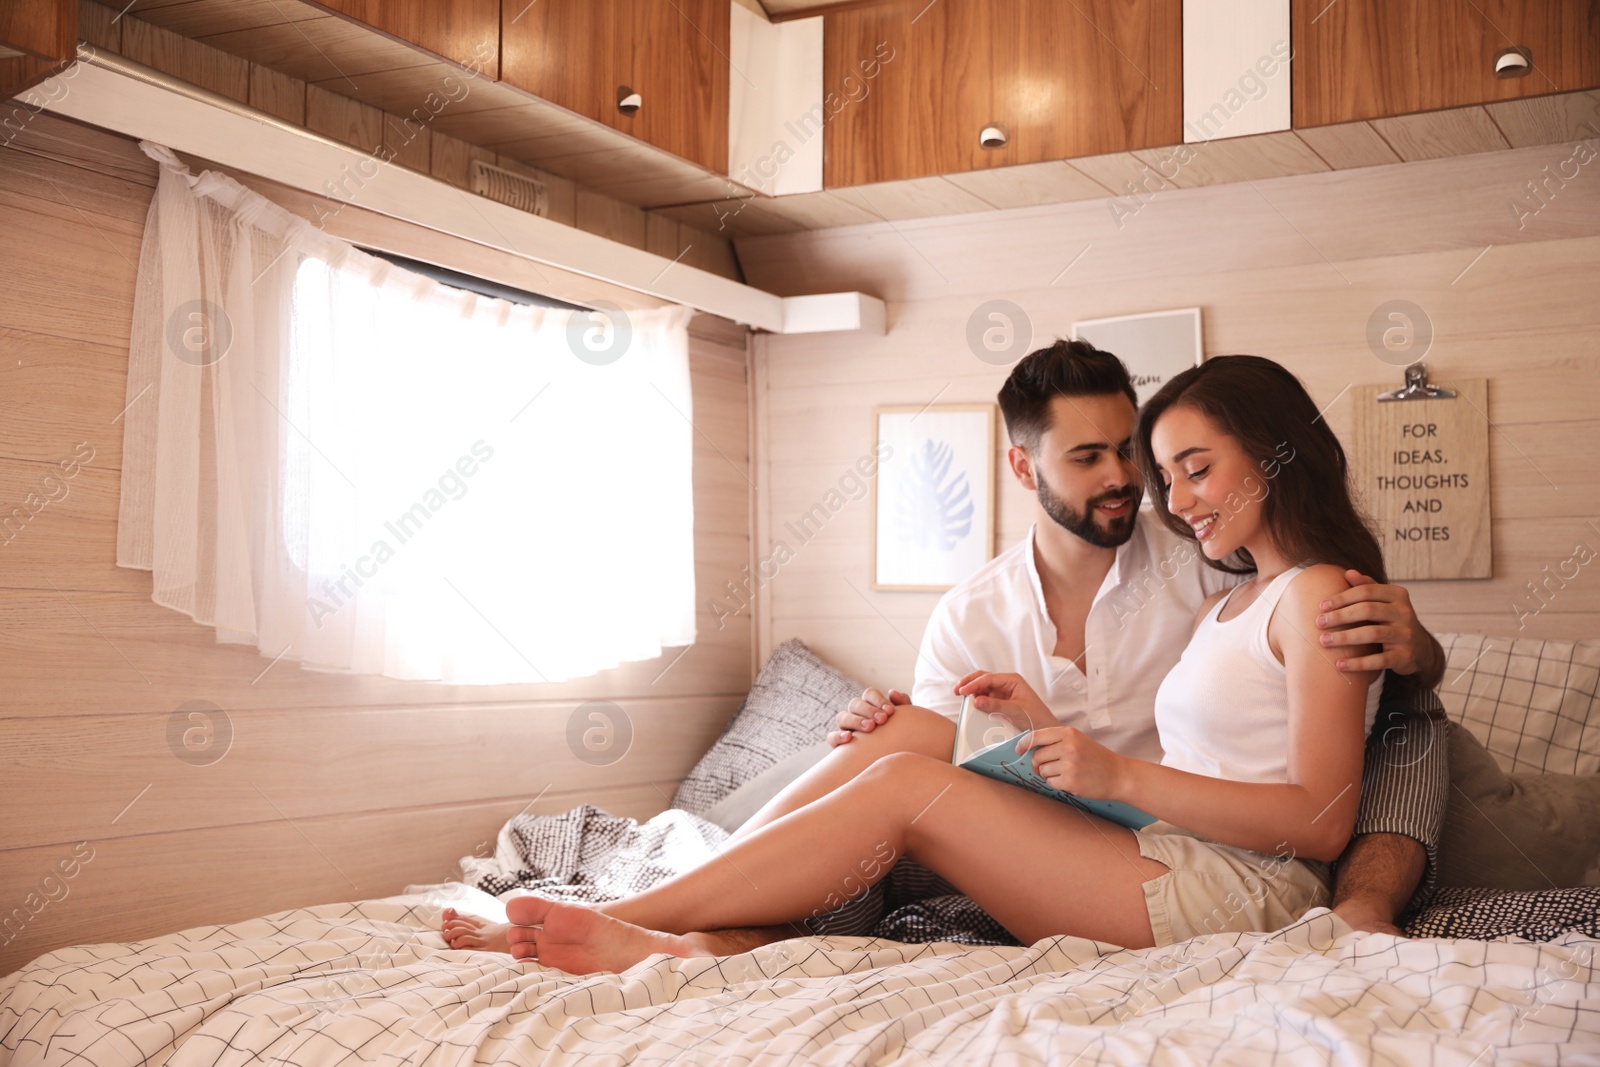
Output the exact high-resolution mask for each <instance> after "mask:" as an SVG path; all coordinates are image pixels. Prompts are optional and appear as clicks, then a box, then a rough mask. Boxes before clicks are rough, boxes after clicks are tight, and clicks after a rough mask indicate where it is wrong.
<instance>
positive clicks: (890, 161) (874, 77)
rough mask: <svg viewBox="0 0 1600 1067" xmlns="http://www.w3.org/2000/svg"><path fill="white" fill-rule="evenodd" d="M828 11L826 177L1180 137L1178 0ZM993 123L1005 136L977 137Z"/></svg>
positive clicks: (956, 168) (920, 171) (883, 177)
mask: <svg viewBox="0 0 1600 1067" xmlns="http://www.w3.org/2000/svg"><path fill="white" fill-rule="evenodd" d="M824 18H825V31H824V44H823V83H822V88H823V94H824V106H825V107H826V109H827V112H828V119H827V125H826V159H825V162H824V173H825V181H826V184H827V185H828V186H829V187H839V186H849V185H862V184H867V183H870V182H881V181H892V180H896V179H902V178H920V177H925V176H928V175H935V174H950V173H956V172H960V171H970V170H980V169H984V168H988V167H1003V166H1011V165H1015V164H1020V163H1038V162H1043V161H1045V160H1052V159H1067V158H1071V157H1074V156H1090V155H1099V154H1101V153H1105V152H1122V151H1128V150H1132V149H1139V148H1156V147H1160V146H1163V145H1172V144H1177V143H1179V142H1180V141H1182V139H1183V134H1182V124H1183V27H1182V3H1181V0H1072V2H1070V3H1068V2H1061V0H939V2H938V3H934V4H929V3H928V0H888V2H885V3H881V4H875V5H871V6H864V7H852V8H847V9H845V10H842V11H832V12H828V13H827V14H826V15H825V16H824ZM989 127H996V128H998V129H999V130H1000V131H1001V132H1002V133H1003V135H1004V136H1005V138H1006V141H1005V144H1004V145H1003V146H1001V147H996V148H985V147H984V146H983V145H982V144H981V143H980V136H981V135H982V133H983V131H984V130H985V129H986V128H989Z"/></svg>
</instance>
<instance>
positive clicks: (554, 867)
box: [0, 635, 1600, 1067]
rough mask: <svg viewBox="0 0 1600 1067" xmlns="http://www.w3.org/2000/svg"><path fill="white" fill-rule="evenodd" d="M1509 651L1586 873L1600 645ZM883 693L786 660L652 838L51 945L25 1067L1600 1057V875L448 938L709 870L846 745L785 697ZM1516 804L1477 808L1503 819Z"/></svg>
mask: <svg viewBox="0 0 1600 1067" xmlns="http://www.w3.org/2000/svg"><path fill="white" fill-rule="evenodd" d="M1494 640H1495V639H1485V638H1473V637H1469V636H1467V635H1461V636H1460V637H1456V638H1451V639H1450V640H1449V641H1448V642H1447V644H1448V646H1449V651H1450V656H1451V663H1452V672H1453V673H1454V672H1456V671H1459V672H1460V676H1459V677H1458V678H1457V681H1458V682H1459V681H1461V680H1463V679H1464V680H1465V684H1464V685H1461V686H1459V690H1458V692H1457V694H1456V696H1459V698H1460V699H1459V700H1454V701H1452V699H1451V697H1450V694H1449V689H1450V688H1451V686H1450V683H1449V680H1450V678H1451V677H1452V676H1451V675H1447V686H1446V697H1447V700H1446V703H1447V706H1448V707H1449V712H1450V715H1451V717H1452V719H1454V720H1455V721H1456V722H1458V723H1461V724H1464V726H1463V729H1464V730H1466V731H1469V732H1470V733H1471V734H1473V735H1474V736H1475V737H1479V736H1481V739H1482V745H1483V747H1484V750H1485V751H1488V752H1491V753H1493V755H1494V758H1495V760H1498V761H1500V766H1499V770H1500V771H1502V772H1504V774H1503V777H1504V778H1505V780H1506V781H1511V782H1513V784H1519V783H1520V784H1523V785H1526V784H1527V783H1531V782H1532V781H1533V775H1534V772H1531V771H1529V768H1530V767H1531V766H1533V765H1534V764H1535V763H1536V764H1537V765H1538V768H1539V770H1538V772H1537V774H1538V775H1541V776H1544V777H1545V778H1550V777H1552V776H1554V777H1560V778H1563V779H1571V780H1572V782H1571V783H1566V784H1567V785H1569V786H1570V785H1572V783H1576V786H1577V787H1580V788H1579V796H1578V799H1577V800H1576V801H1575V802H1574V803H1575V804H1576V806H1575V807H1573V806H1569V807H1566V808H1560V809H1559V810H1557V807H1558V806H1559V804H1560V803H1566V800H1567V799H1570V798H1565V799H1563V797H1564V795H1560V796H1558V795H1557V793H1559V791H1557V792H1556V793H1552V792H1550V791H1549V790H1546V791H1545V792H1544V793H1538V794H1537V796H1536V797H1535V799H1536V800H1538V801H1539V803H1542V804H1544V809H1540V812H1535V815H1540V814H1541V812H1542V817H1544V818H1545V819H1546V822H1547V824H1548V823H1549V819H1550V818H1552V817H1554V818H1557V819H1558V820H1559V819H1566V820H1567V821H1566V822H1565V823H1561V822H1559V821H1558V822H1557V823H1556V824H1555V825H1557V826H1558V828H1560V829H1561V830H1562V835H1559V836H1560V840H1559V841H1558V842H1557V844H1558V845H1559V846H1560V848H1559V849H1558V851H1560V852H1562V853H1563V854H1564V855H1563V856H1562V857H1558V858H1564V859H1565V860H1566V861H1567V862H1568V863H1569V867H1570V864H1571V863H1573V862H1578V863H1582V862H1584V860H1585V859H1586V858H1587V857H1588V853H1587V852H1586V851H1585V850H1587V849H1589V847H1590V845H1589V843H1588V840H1587V838H1583V834H1584V832H1585V831H1587V832H1589V833H1591V834H1592V833H1593V832H1596V831H1595V828H1594V827H1592V826H1591V827H1585V826H1582V825H1580V823H1581V820H1583V819H1584V818H1587V817H1588V816H1589V815H1590V814H1592V812H1593V809H1592V808H1589V807H1584V805H1586V804H1590V803H1591V802H1595V803H1600V801H1597V800H1596V799H1595V795H1594V781H1595V769H1596V767H1600V736H1597V735H1600V731H1596V730H1593V729H1589V728H1588V722H1589V712H1590V711H1591V710H1593V703H1594V699H1595V698H1594V693H1595V684H1594V679H1595V673H1596V672H1595V671H1594V670H1593V669H1592V661H1594V660H1596V659H1600V646H1592V645H1591V646H1585V645H1565V646H1558V647H1554V648H1552V646H1557V643H1555V642H1538V643H1532V644H1536V645H1538V646H1539V647H1538V648H1537V649H1530V648H1529V647H1527V643H1522V642H1518V643H1512V642H1509V641H1505V640H1504V639H1499V640H1500V646H1501V647H1502V648H1503V650H1504V651H1503V654H1502V653H1501V652H1497V651H1496V647H1495V645H1494V643H1493V642H1494ZM795 644H796V645H797V643H795ZM1518 645H1523V646H1524V647H1522V648H1521V649H1519V648H1518V647H1517V646H1518ZM780 653H781V655H780ZM1474 657H1475V658H1474ZM1530 657H1531V658H1530ZM1562 657H1565V658H1564V660H1562ZM1469 661H1471V662H1470V663H1469ZM1524 661H1526V662H1524ZM1529 664H1531V666H1530V665H1529ZM1530 672H1531V673H1530ZM834 673H835V674H836V672H834ZM1558 673H1559V674H1560V675H1561V677H1560V678H1559V680H1557V674H1558ZM1523 675H1526V677H1523ZM1524 682H1526V683H1527V684H1526V685H1524V684H1523V683H1524ZM854 684H855V683H853V682H850V681H848V680H847V679H843V678H842V677H841V678H836V679H835V678H830V677H828V676H827V673H826V668H825V666H824V665H821V664H820V663H818V662H817V661H815V659H814V658H812V657H809V654H808V653H805V651H804V649H803V646H800V647H798V648H797V647H795V645H789V646H784V648H783V649H780V650H779V653H775V655H774V659H773V662H771V663H769V664H768V667H767V669H766V670H764V671H763V672H762V677H761V678H760V679H758V681H757V684H756V687H755V688H754V689H753V690H752V693H751V698H750V700H749V701H747V705H746V708H745V709H744V710H743V711H741V713H740V716H738V717H737V718H736V719H735V721H734V723H733V724H731V725H730V727H729V730H728V731H727V733H725V734H724V736H723V738H722V740H721V741H719V742H718V746H717V747H715V748H713V750H712V752H711V753H708V756H707V759H706V760H705V761H702V765H701V766H700V767H697V768H696V771H695V773H694V774H691V776H690V777H689V779H687V780H686V781H685V783H684V786H683V788H682V789H680V791H679V796H678V797H677V798H675V800H676V802H677V803H676V806H675V807H674V809H673V810H671V811H668V812H666V813H663V815H661V816H658V817H657V818H656V819H652V820H650V822H649V823H647V824H644V825H643V826H636V825H634V824H633V823H631V821H629V820H616V819H613V817H611V816H609V815H606V814H605V813H604V812H598V811H596V810H595V809H592V808H589V809H578V810H577V811H575V812H572V813H568V815H566V816H554V817H545V818H542V819H532V817H527V816H524V817H522V819H521V820H513V822H512V823H511V824H508V826H507V828H506V830H505V831H503V832H502V834H501V838H500V841H499V843H498V846H497V849H496V852H495V855H494V856H493V857H492V858H484V859H476V860H474V859H470V858H469V859H468V860H464V861H463V877H464V879H465V880H466V881H463V882H457V883H449V884H445V885H438V886H427V887H413V890H412V891H410V892H408V893H407V894H406V895H404V896H399V897H393V898H388V899H383V900H371V901H358V902H353V903H345V904H329V905H323V906H319V907H311V908H302V909H298V910H295V911H289V912H282V913H279V914H276V915H271V916H267V917H264V918H260V919H253V920H249V921H246V922H240V923H232V924H229V925H226V926H214V927H202V928H197V929H192V930H187V931H182V932H180V933H176V934H172V935H169V936H165V937H158V938H152V939H148V940H145V941H140V942H134V943H129V944H104V945H86V946H77V947H72V948H67V949H62V950H58V951H56V952H52V953H49V954H47V955H45V956H42V957H40V958H39V959H37V960H35V961H34V962H33V963H32V964H30V965H29V966H27V967H26V968H24V969H23V970H21V971H18V972H16V973H15V974H12V975H10V976H8V977H7V978H5V979H3V980H0V1065H6V1064H17V1065H24V1064H26V1065H33V1064H50V1065H55V1064H61V1065H67V1064H72V1065H83V1064H89V1065H92V1067H111V1065H121V1064H137V1063H151V1064H173V1065H175V1067H177V1065H183V1067H192V1065H218V1067H221V1065H232V1064H253V1065H254V1064H263V1063H265V1064H281V1065H292V1067H332V1065H335V1064H339V1065H353V1064H399V1063H427V1064H437V1065H455V1064H566V1063H573V1064H577V1063H583V1064H603V1063H646V1064H649V1063H741V1064H744V1063H751V1064H753V1063H758V1062H759V1063H826V1064H833V1063H839V1064H846V1063H848V1064H868V1063H871V1064H878V1063H908V1064H927V1063H965V1062H973V1061H1001V1062H1006V1063H1012V1062H1015V1063H1041V1064H1042V1063H1050V1064H1077V1063H1082V1064H1124V1063H1127V1064H1132V1063H1149V1062H1179V1063H1226V1064H1230V1065H1231V1064H1249V1063H1257V1062H1260V1063H1271V1064H1273V1065H1275V1067H1288V1065H1294V1064H1300V1063H1305V1064H1317V1065H1326V1064H1330V1063H1371V1062H1376V1063H1397V1064H1414V1063H1428V1064H1463V1065H1467V1064H1486V1063H1496V1062H1502V1063H1503V1062H1514V1063H1530V1064H1596V1063H1600V970H1597V968H1596V961H1595V952H1596V949H1597V948H1600V929H1597V928H1596V925H1595V924H1596V922H1597V918H1596V912H1597V910H1600V908H1597V904H1600V886H1577V885H1576V883H1574V886H1575V887H1558V888H1539V889H1527V890H1523V891H1519V892H1510V893H1507V892H1502V891H1500V890H1497V889H1493V888H1490V887H1485V886H1476V887H1464V888H1458V889H1450V890H1441V891H1440V893H1439V894H1436V895H1435V896H1434V897H1433V898H1432V899H1431V900H1430V901H1429V902H1428V903H1427V906H1426V907H1424V908H1422V909H1421V910H1420V911H1418V912H1417V913H1416V914H1413V915H1412V916H1411V917H1410V918H1409V922H1410V924H1411V925H1410V926H1409V927H1408V929H1409V930H1410V931H1411V932H1413V933H1421V934H1428V933H1435V934H1440V933H1442V934H1446V935H1450V936H1422V937H1417V938H1415V939H1402V938H1395V937H1390V936H1385V935H1378V934H1361V933H1356V932H1354V931H1352V930H1351V929H1350V928H1349V927H1348V926H1346V925H1345V924H1344V923H1343V922H1342V921H1341V920H1339V919H1338V917H1337V916H1335V915H1333V914H1332V913H1331V912H1329V911H1326V910H1324V909H1317V910H1315V911H1312V912H1310V913H1308V914H1307V915H1305V916H1304V917H1303V918H1302V919H1301V920H1300V921H1298V922H1296V923H1295V924H1293V925H1291V926H1289V927H1288V928H1286V929H1283V930H1279V931H1277V932H1275V933H1272V934H1245V935H1237V934H1219V935H1211V936H1207V937H1201V938H1196V939H1193V940H1191V941H1187V942H1183V943H1180V944H1177V945H1172V946H1168V947H1165V948H1159V949H1146V950H1139V951H1127V950H1123V949H1119V948H1116V947H1114V946H1109V945H1103V944H1097V943H1094V942H1090V941H1086V940H1083V939H1081V938H1074V937H1053V938H1047V939H1044V940H1042V941H1040V942H1038V943H1036V944H1033V945H1027V946H1023V945H1017V944H1015V943H1012V944H983V943H979V942H981V941H983V940H985V939H988V940H1002V939H1006V940H1009V939H1007V938H1003V931H1001V932H1000V934H1001V935H1002V936H990V935H993V933H994V932H993V931H992V930H987V931H986V928H985V927H983V926H982V923H981V919H980V918H979V917H978V916H975V915H973V914H972V913H971V911H970V910H968V911H962V910H961V906H960V905H959V904H958V903H957V902H952V901H946V902H945V903H946V904H948V905H949V907H945V906H944V905H942V904H941V903H940V901H941V899H943V898H941V897H939V896H938V895H937V894H936V895H934V896H933V897H931V898H930V899H928V900H922V901H915V902H906V901H898V900H894V899H889V900H888V901H887V903H885V904H883V907H884V913H883V914H882V915H880V916H877V917H876V918H875V919H874V921H875V922H876V923H878V924H879V925H878V926H877V927H875V932H876V933H880V934H881V933H882V932H883V931H884V930H889V931H893V932H894V933H896V934H898V935H899V936H900V937H901V938H902V940H890V939H888V937H885V936H870V937H861V936H838V935H830V936H812V937H804V938H795V939H792V940H789V941H783V942H779V943H776V944H773V945H768V946H766V947H763V948H760V949H757V950H755V951H752V952H748V953H745V954H742V955H738V956H731V957H725V958H721V959H714V960H712V959H704V960H679V959H674V958H671V957H667V956H653V957H651V958H649V959H647V960H645V961H644V962H643V963H641V964H639V965H638V966H636V967H634V968H632V969H631V970H629V971H628V972H626V973H624V974H622V975H589V976H584V977H573V976H569V975H564V974H561V973H559V972H556V971H553V970H548V969H545V968H541V967H538V966H537V965H533V964H519V963H514V962H513V961H511V960H510V958H509V957H506V956H501V955H495V954H491V953H478V952H465V951H452V950H450V949H448V948H447V947H446V946H445V944H444V941H443V939H442V938H441V937H440V935H439V934H438V932H437V931H438V920H439V912H440V909H441V908H442V907H444V906H452V907H456V908H458V909H461V910H466V911H473V912H477V913H479V914H484V915H486V916H489V917H491V918H495V917H503V907H504V905H503V902H502V900H501V899H500V898H498V897H496V896H494V895H491V894H490V893H489V892H485V888H488V889H493V890H496V891H497V892H504V891H506V890H507V889H508V888H509V887H512V886H515V887H519V888H510V891H512V892H516V891H520V890H521V889H526V888H541V890H542V891H549V890H550V889H552V888H555V889H557V890H558V891H559V892H558V895H565V896H568V897H570V898H573V899H603V898H605V897H607V896H614V895H616V894H617V893H619V892H625V891H628V890H629V887H630V886H633V885H637V884H641V883H648V882H649V881H650V880H651V879H653V878H658V877H661V876H662V874H663V872H670V871H671V870H673V869H679V868H681V866H682V865H685V864H688V863H693V862H697V861H698V859H700V858H703V857H704V855H706V854H709V851H710V850H713V849H715V847H716V846H717V844H718V843H719V841H720V837H721V836H722V835H724V834H725V832H726V830H725V828H724V827H722V826H721V825H720V824H719V823H718V822H716V821H715V820H716V819H724V820H730V821H736V820H737V819H738V818H739V813H740V810H741V807H742V806H748V805H749V804H752V803H756V802H757V801H758V800H759V794H761V793H762V792H764V791H765V790H768V789H771V788H772V782H773V781H774V780H776V779H781V778H782V777H783V775H785V774H789V773H791V772H793V768H794V767H795V766H798V765H801V764H803V763H804V761H805V758H806V757H804V756H803V754H804V753H805V752H806V751H807V750H808V749H811V748H812V747H813V746H814V744H815V739H816V737H817V736H819V735H818V733H817V732H815V731H814V724H808V723H806V722H803V721H800V720H794V721H782V722H780V721H776V720H775V719H773V717H771V716H768V717H767V719H766V720H764V721H758V720H761V715H760V714H759V713H760V712H761V710H762V707H763V706H764V705H768V704H771V703H772V702H773V700H774V699H775V695H781V701H780V702H787V704H788V705H791V706H792V705H794V704H795V703H796V701H795V699H794V694H795V693H797V692H798V693H801V694H802V695H803V696H804V697H805V699H804V700H802V701H799V703H801V704H809V703H810V702H812V701H813V700H814V701H815V702H816V703H817V705H818V706H822V705H827V704H830V703H831V702H832V701H834V700H835V699H836V697H837V692H838V691H839V690H838V689H837V688H836V687H837V686H852V685H854ZM1585 701H1587V703H1585ZM833 706H836V705H833ZM1519 706H1520V711H1521V715H1520V721H1519V722H1518V725H1517V728H1516V729H1515V730H1513V729H1511V726H1510V723H1511V722H1512V719H1513V717H1514V716H1515V715H1516V714H1517V712H1518V707H1519ZM779 718H782V716H779ZM1596 721H1600V719H1597V720H1596ZM1530 723H1532V724H1538V725H1537V729H1535V728H1534V727H1531V726H1530ZM1536 734H1537V736H1536ZM1452 752H1454V749H1452ZM1506 753H1509V755H1507V754H1506ZM1591 764H1593V765H1591ZM1517 772H1521V777H1520V778H1519V777H1518V774H1517ZM793 773H798V772H793ZM1523 779H1526V782H1523ZM1497 788H1498V787H1497ZM1528 788H1531V786H1529V787H1528ZM1528 788H1524V789H1523V790H1522V792H1523V793H1525V794H1526V793H1527V792H1528ZM1457 789H1458V791H1460V789H1461V787H1460V786H1458V787H1457ZM1585 790H1586V791H1585ZM741 791H743V792H741ZM1513 792H1515V790H1513ZM1536 792H1537V791H1536ZM1569 792H1570V790H1569ZM1491 794H1492V790H1491V791H1490V792H1485V793H1484V794H1483V795H1482V796H1480V797H1478V798H1477V799H1476V800H1474V801H1473V802H1472V803H1471V804H1470V805H1469V806H1470V807H1472V808H1473V809H1475V810H1478V811H1479V812H1480V814H1481V813H1482V812H1483V810H1484V808H1483V806H1484V804H1487V803H1490V802H1491V801H1493V800H1494V799H1495V798H1494V797H1493V796H1492V795H1491ZM1499 799H1500V800H1502V801H1504V800H1505V798H1504V797H1501V798H1499ZM1521 799H1522V801H1523V802H1524V807H1527V806H1528V796H1526V795H1525V796H1523V797H1522V798H1521ZM1527 816H1528V813H1527V812H1520V813H1519V812H1514V811H1512V810H1511V808H1509V807H1503V808H1502V809H1491V810H1490V812H1489V817H1490V818H1491V819H1496V820H1508V819H1511V818H1513V817H1516V818H1523V817H1527ZM530 819H531V820H532V821H530ZM1597 821H1600V820H1597ZM1547 828H1548V827H1547ZM1515 836H1516V838H1517V841H1516V842H1515V844H1516V845H1517V847H1518V848H1519V849H1520V850H1521V851H1523V852H1527V853H1528V855H1529V856H1530V857H1531V862H1533V863H1534V865H1535V866H1544V867H1545V869H1549V868H1548V866H1547V865H1548V864H1549V863H1552V862H1555V860H1553V859H1551V858H1549V857H1546V856H1544V855H1543V854H1542V853H1539V852H1538V851H1537V845H1538V842H1537V841H1535V840H1534V835H1533V834H1532V833H1531V832H1530V831H1526V830H1517V831H1516V833H1515ZM1580 839H1582V840H1581V841H1580ZM1575 857H1577V858H1575ZM1577 869H1579V870H1582V868H1581V867H1580V868H1577ZM468 882H470V883H473V884H467V883H468ZM967 907H968V909H970V908H971V905H970V902H967ZM991 922H992V921H991ZM1462 934H1469V935H1472V936H1460V935H1462ZM912 938H917V940H912Z"/></svg>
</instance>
